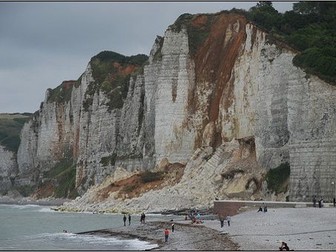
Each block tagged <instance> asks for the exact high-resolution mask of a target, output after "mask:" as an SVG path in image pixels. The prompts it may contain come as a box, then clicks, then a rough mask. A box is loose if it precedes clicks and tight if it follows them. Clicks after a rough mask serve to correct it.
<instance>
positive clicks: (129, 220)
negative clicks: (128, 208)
mask: <svg viewBox="0 0 336 252" xmlns="http://www.w3.org/2000/svg"><path fill="white" fill-rule="evenodd" d="M128 225H129V226H130V225H131V214H128Z"/></svg>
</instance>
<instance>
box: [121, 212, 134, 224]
mask: <svg viewBox="0 0 336 252" xmlns="http://www.w3.org/2000/svg"><path fill="white" fill-rule="evenodd" d="M131 219H132V217H131V214H128V225H131ZM126 220H127V217H126V214H124V217H123V221H124V226H126Z"/></svg>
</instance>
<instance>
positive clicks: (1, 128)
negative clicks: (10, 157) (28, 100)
mask: <svg viewBox="0 0 336 252" xmlns="http://www.w3.org/2000/svg"><path fill="white" fill-rule="evenodd" d="M31 116H32V115H31V114H29V113H24V114H18V113H16V114H0V144H1V145H2V146H4V147H5V149H7V150H8V151H12V152H15V153H16V152H17V150H18V148H19V145H20V134H21V129H22V127H23V125H24V124H25V122H27V121H29V120H30V119H31Z"/></svg>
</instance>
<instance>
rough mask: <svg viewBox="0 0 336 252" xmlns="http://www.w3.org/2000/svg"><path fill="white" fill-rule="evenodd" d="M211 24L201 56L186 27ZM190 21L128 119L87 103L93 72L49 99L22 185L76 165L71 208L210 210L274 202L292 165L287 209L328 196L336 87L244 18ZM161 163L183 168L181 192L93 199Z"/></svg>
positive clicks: (29, 144) (141, 83) (26, 141)
mask: <svg viewBox="0 0 336 252" xmlns="http://www.w3.org/2000/svg"><path fill="white" fill-rule="evenodd" d="M188 17H189V18H190V16H188ZM210 20H211V26H210V27H208V30H207V34H206V35H207V36H206V38H205V39H204V40H202V42H201V43H199V44H196V45H195V42H194V41H193V40H192V39H193V37H192V36H191V34H189V33H188V27H191V26H192V27H195V28H199V27H203V26H204V27H206V26H207V25H209V23H210ZM180 21H181V20H180ZM182 21H183V20H182ZM188 22H189V23H186V24H184V23H183V22H181V24H174V25H172V26H170V27H169V28H168V29H167V30H166V32H165V34H164V36H163V37H158V38H157V39H156V41H155V43H154V45H153V48H152V50H151V52H150V56H149V59H148V61H147V64H146V65H145V66H144V68H143V71H142V72H141V71H140V72H137V73H135V74H132V75H131V77H130V80H129V82H128V91H127V95H126V96H125V99H124V100H123V104H122V106H121V107H120V108H112V109H111V107H109V105H108V104H109V101H110V98H109V97H108V96H107V95H106V94H105V93H104V92H102V91H101V90H99V89H97V90H96V91H94V92H91V93H90V94H88V89H89V88H90V87H91V86H92V85H93V83H95V81H96V80H95V79H94V77H93V73H92V66H91V63H89V64H88V67H87V69H86V70H85V72H84V73H83V75H82V76H81V78H80V83H79V84H78V85H77V84H76V85H75V84H71V83H70V84H68V86H67V85H63V88H69V89H71V95H70V97H69V98H68V99H64V100H63V101H62V102H61V101H59V100H52V99H50V97H51V93H50V91H47V93H46V98H45V101H44V102H43V104H42V106H41V108H40V110H39V111H38V113H36V115H35V117H34V119H33V120H32V121H30V122H29V123H27V124H26V125H25V126H24V128H23V130H22V134H21V145H20V148H19V151H18V154H17V162H18V169H19V178H17V181H21V182H22V183H23V182H25V183H38V181H39V180H41V179H43V173H44V172H45V171H48V170H50V169H51V168H52V167H53V165H55V164H56V163H57V162H59V161H60V160H62V159H64V158H71V159H72V160H73V161H74V163H75V166H76V186H77V188H78V191H79V192H80V194H81V196H82V197H80V198H78V199H76V200H75V201H73V202H71V203H69V204H68V205H67V206H68V207H69V208H70V207H73V208H75V207H77V208H82V209H84V208H90V209H95V208H97V206H98V207H100V208H106V209H107V208H114V209H115V210H116V211H117V210H121V209H130V210H134V211H139V210H153V211H154V210H158V211H159V210H162V209H174V208H184V207H192V206H199V207H201V206H210V205H212V202H213V200H214V199H215V197H218V198H222V199H223V198H245V199H257V198H263V199H266V198H273V199H275V198H276V196H275V195H274V194H272V195H271V194H267V189H266V184H265V181H264V175H265V174H266V173H267V171H268V170H270V169H273V168H276V167H278V166H279V165H281V164H284V163H289V165H290V181H289V190H288V192H287V193H285V194H281V195H278V196H277V197H278V199H281V200H284V199H285V197H286V196H289V200H307V199H308V200H310V199H311V197H312V196H313V195H315V194H317V195H321V196H323V197H325V198H328V197H330V195H331V194H332V191H331V190H332V188H331V187H330V184H331V182H332V180H333V179H335V164H336V155H335V154H336V142H335V141H334V139H335V136H336V118H335V117H336V113H335V110H336V100H335V99H334V97H335V95H336V88H335V87H333V86H331V85H329V84H327V83H325V82H324V81H322V80H320V79H319V78H318V77H316V76H308V75H307V74H306V73H305V72H304V70H302V69H300V68H298V67H296V66H294V65H293V63H292V60H293V57H294V56H295V55H296V52H295V51H294V50H292V49H291V48H289V47H287V46H285V45H283V44H281V43H277V42H274V41H273V42H272V41H270V40H269V39H268V36H269V35H268V34H267V33H266V32H264V31H262V30H260V29H258V28H256V27H255V26H254V25H252V24H251V23H249V22H248V21H247V20H246V19H245V18H244V17H242V16H240V15H237V14H228V13H218V14H213V15H211V16H210V15H201V14H200V15H194V16H193V17H192V18H190V19H189V20H188ZM90 85H91V86H90ZM70 86H71V87H70ZM89 98H90V99H91V100H90V101H91V102H90V103H89V105H87V104H86V105H85V102H86V101H87V100H88V99H89ZM104 159H106V160H110V162H108V163H107V164H106V163H104V162H102V160H104ZM164 162H166V163H170V164H173V163H180V164H181V165H182V166H185V168H184V174H183V176H182V178H181V180H180V181H179V182H178V183H176V184H175V185H173V186H167V187H164V188H161V189H158V190H154V189H153V190H151V191H149V192H147V193H144V194H142V195H140V196H139V197H136V198H132V199H117V198H116V197H115V194H113V193H111V195H110V197H108V198H106V199H104V200H101V201H99V200H98V199H97V198H95V192H97V190H98V188H99V187H100V186H102V185H106V183H107V184H108V183H112V182H113V181H116V180H117V179H119V178H124V177H127V176H130V175H132V174H135V173H136V172H138V171H144V170H154V169H156V170H159V169H161V168H162V164H163V163H164ZM104 183H105V184H104Z"/></svg>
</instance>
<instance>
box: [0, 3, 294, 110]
mask: <svg viewBox="0 0 336 252" xmlns="http://www.w3.org/2000/svg"><path fill="white" fill-rule="evenodd" d="M256 3H257V2H210V3H209V2H208V3H202V2H144V3H143V2H0V56H1V61H0V113H14V112H20V113H22V112H35V111H36V110H38V109H39V106H40V103H41V102H42V101H43V100H44V95H45V91H46V90H47V88H55V87H57V86H58V85H59V84H61V83H62V81H64V80H76V79H78V78H79V76H80V75H81V74H82V73H83V72H84V71H85V68H86V66H87V64H88V63H89V61H90V59H91V57H93V56H95V55H96V54H98V53H99V52H101V51H104V50H108V51H115V52H118V53H121V54H123V55H126V56H130V55H136V54H139V53H143V54H147V55H148V54H149V52H150V50H151V47H152V45H153V43H154V40H155V38H156V36H157V35H159V36H163V35H164V32H165V30H166V29H167V28H168V26H169V25H171V24H172V23H174V21H175V20H176V19H177V18H178V17H179V16H180V15H181V14H183V13H191V14H195V13H215V12H218V11H221V10H230V9H232V8H240V9H245V10H248V9H249V8H250V7H252V6H255V5H256ZM292 5H293V2H273V6H274V7H275V8H276V9H277V10H278V11H280V12H284V11H287V10H291V9H292Z"/></svg>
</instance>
